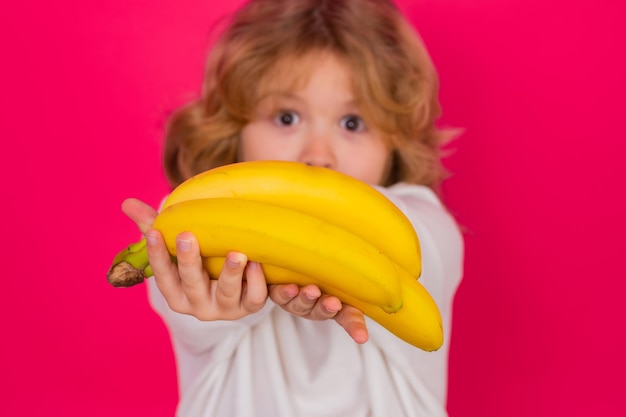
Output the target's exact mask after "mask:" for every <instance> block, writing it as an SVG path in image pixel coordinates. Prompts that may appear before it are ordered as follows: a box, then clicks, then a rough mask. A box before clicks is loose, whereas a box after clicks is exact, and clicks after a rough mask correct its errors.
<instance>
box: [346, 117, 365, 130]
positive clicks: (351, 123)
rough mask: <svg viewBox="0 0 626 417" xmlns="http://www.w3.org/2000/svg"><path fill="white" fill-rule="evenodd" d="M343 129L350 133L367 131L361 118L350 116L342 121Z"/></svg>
mask: <svg viewBox="0 0 626 417" xmlns="http://www.w3.org/2000/svg"><path fill="white" fill-rule="evenodd" d="M341 127H343V128H344V129H346V130H349V131H350V132H361V131H363V130H365V122H364V121H363V119H361V118H360V117H359V116H356V115H354V114H350V115H348V116H345V117H344V118H343V119H341Z"/></svg>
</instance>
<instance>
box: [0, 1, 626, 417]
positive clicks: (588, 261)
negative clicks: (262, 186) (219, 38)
mask: <svg viewBox="0 0 626 417" xmlns="http://www.w3.org/2000/svg"><path fill="white" fill-rule="evenodd" d="M216 3H218V2H209V1H198V0H183V1H174V0H163V1H158V2H153V1H147V0H144V1H133V2H128V1H124V0H108V1H103V2H83V1H80V2H79V1H71V0H65V1H61V2H46V1H35V2H19V3H17V2H16V3H12V4H6V5H5V6H4V7H3V12H2V14H1V15H0V35H1V39H2V65H1V66H0V75H1V77H0V87H1V88H0V106H1V108H0V126H1V129H0V132H1V133H0V134H1V135H2V146H3V148H4V150H3V152H2V156H1V158H2V163H1V164H0V170H1V171H2V178H4V186H3V193H2V205H1V207H2V208H1V210H2V213H1V214H2V219H4V220H5V222H4V223H3V226H2V231H3V237H4V239H5V241H4V242H5V243H4V245H3V247H4V250H3V255H2V261H3V262H2V263H3V266H4V272H3V286H2V294H3V295H2V301H1V302H0V317H2V326H1V328H0V370H1V371H2V378H1V379H2V382H1V384H2V385H3V386H2V389H0V414H1V415H7V416H31V415H38V414H43V415H47V416H63V417H73V416H94V417H97V416H110V415H116V416H118V417H123V416H136V415H142V416H155V417H159V416H163V417H165V416H171V415H173V412H174V409H175V405H176V400H177V391H176V390H177V387H176V381H175V367H174V361H173V355H172V351H171V347H170V345H169V339H168V336H167V332H166V329H165V327H164V325H163V324H162V322H161V321H160V319H159V318H158V317H157V316H156V315H155V314H153V313H152V311H151V309H150V307H149V305H148V303H147V299H146V295H145V288H144V287H143V286H139V287H135V288H131V289H114V288H112V287H110V286H109V285H108V283H107V282H106V279H105V271H106V270H107V268H108V266H109V262H110V261H111V258H112V256H113V255H114V254H115V252H116V251H118V250H119V249H121V248H122V247H123V246H124V245H126V244H127V243H128V242H130V241H133V240H135V239H136V238H137V237H138V233H137V231H136V230H135V229H134V228H133V226H132V224H131V223H130V221H129V220H127V219H126V218H125V217H124V216H123V215H122V214H121V212H120V211H119V205H120V203H121V201H122V200H123V199H124V198H126V197H129V196H136V197H140V198H142V199H144V200H147V201H148V202H150V203H152V204H155V205H156V204H157V203H158V202H159V200H160V199H161V198H162V196H163V195H164V194H165V193H166V192H167V186H166V183H165V181H164V179H163V175H162V172H161V168H160V165H159V162H160V161H159V154H160V146H161V135H162V132H163V122H164V120H165V117H166V116H167V114H169V113H170V112H171V111H172V109H174V108H175V107H176V106H178V105H180V104H182V103H183V102H185V101H187V100H189V99H191V98H194V97H195V96H196V94H197V91H198V90H199V85H200V79H201V70H202V66H203V59H204V52H205V50H206V46H207V42H208V38H207V35H208V32H209V28H210V26H211V23H212V22H213V21H214V20H215V19H216V18H217V17H219V16H221V15H222V14H223V13H224V12H226V11H227V10H230V9H232V8H234V7H235V5H236V4H233V5H230V6H217V5H215V4H216ZM219 3H222V2H219ZM224 3H225V2H224ZM234 3H237V2H234ZM400 4H401V7H402V8H403V9H404V10H406V11H407V13H408V14H409V16H410V17H411V20H412V21H413V22H414V23H415V24H416V25H417V27H418V28H419V30H420V32H421V34H422V36H423V38H424V39H425V41H426V43H427V44H428V46H429V49H430V51H431V54H432V57H433V59H434V61H435V63H436V65H437V67H438V69H439V72H440V75H441V81H442V89H441V100H442V103H443V108H444V116H443V118H442V120H441V123H442V125H444V126H453V127H463V128H464V129H465V133H464V134H463V136H461V137H460V139H459V140H457V141H456V142H455V143H454V144H452V146H451V147H450V148H451V150H453V151H454V152H453V153H452V154H451V155H450V157H449V158H448V159H447V160H446V165H447V166H448V167H449V168H450V169H451V170H452V171H453V172H454V176H453V177H452V178H451V179H450V180H449V181H448V183H447V184H446V187H445V192H446V196H447V201H448V203H449V205H450V207H451V209H452V210H453V212H454V213H455V214H456V215H457V218H458V219H459V221H460V222H461V223H462V224H463V225H464V227H465V228H466V244H467V259H466V276H465V280H464V282H463V284H462V285H461V287H460V289H459V292H458V296H457V298H456V302H455V308H456V310H455V317H454V327H453V336H452V351H451V360H450V394H449V410H450V415H451V416H453V417H466V416H482V417H491V416H493V417H501V416H512V417H517V416H520V417H521V416H555V415H557V416H570V417H572V416H587V415H598V416H624V415H626V404H625V402H624V400H623V393H622V391H623V384H621V383H620V381H623V374H624V372H626V364H625V359H624V354H623V352H624V351H625V350H626V330H625V326H624V301H623V299H624V292H625V290H626V284H625V283H624V282H625V280H624V278H625V273H624V269H623V263H624V262H623V260H624V254H623V249H624V247H625V245H624V236H625V232H626V228H625V222H624V219H623V216H624V214H625V204H624V202H623V198H622V196H623V193H624V191H623V189H624V185H623V184H624V180H625V179H626V170H625V168H624V167H625V165H626V164H625V163H624V155H625V152H624V151H625V148H626V145H625V143H626V141H625V139H626V134H625V129H624V124H625V123H624V110H625V107H624V96H625V95H626V88H625V82H624V76H623V74H624V73H626V65H625V63H624V42H625V41H626V33H625V31H624V29H623V28H624V24H623V21H624V17H626V15H625V7H624V2H623V1H621V0H596V1H589V0H585V1H565V0H552V1H545V0H526V1H513V0H511V1H501V0H491V1H489V0H466V1H458V0H457V1H453V0H439V1H429V0H416V1H409V0H406V1H403V2H401V3H400ZM44 413H45V414H44Z"/></svg>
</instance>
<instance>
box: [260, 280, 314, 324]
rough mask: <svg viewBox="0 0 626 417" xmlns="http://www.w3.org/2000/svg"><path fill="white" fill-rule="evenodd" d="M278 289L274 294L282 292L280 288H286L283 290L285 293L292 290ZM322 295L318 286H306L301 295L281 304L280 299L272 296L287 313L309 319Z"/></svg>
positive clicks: (301, 289) (300, 292)
mask: <svg viewBox="0 0 626 417" xmlns="http://www.w3.org/2000/svg"><path fill="white" fill-rule="evenodd" d="M277 287H279V288H278V289H273V292H276V291H280V290H281V288H280V287H285V288H282V290H283V291H286V290H287V289H289V290H291V288H289V287H286V286H277ZM285 295H286V294H283V299H286V298H288V297H285ZM321 295H322V292H321V291H320V289H319V287H317V285H306V286H304V287H302V288H300V290H299V293H298V294H297V295H296V296H294V297H292V298H291V299H288V300H287V301H286V302H284V303H283V302H281V301H282V300H280V299H279V297H275V296H272V300H273V301H274V302H276V303H277V304H278V305H280V306H281V307H282V308H283V309H284V310H285V311H288V312H289V313H291V314H295V315H297V316H301V317H307V318H308V316H309V314H310V313H311V311H312V310H313V309H314V307H315V305H316V303H317V302H318V300H319V298H320V297H321ZM279 296H280V293H279Z"/></svg>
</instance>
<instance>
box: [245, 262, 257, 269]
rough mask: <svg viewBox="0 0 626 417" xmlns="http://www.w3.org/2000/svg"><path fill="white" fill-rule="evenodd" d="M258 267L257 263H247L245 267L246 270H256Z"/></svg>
mask: <svg viewBox="0 0 626 417" xmlns="http://www.w3.org/2000/svg"><path fill="white" fill-rule="evenodd" d="M258 267H259V263H258V262H248V265H247V266H246V268H248V269H257V268H258Z"/></svg>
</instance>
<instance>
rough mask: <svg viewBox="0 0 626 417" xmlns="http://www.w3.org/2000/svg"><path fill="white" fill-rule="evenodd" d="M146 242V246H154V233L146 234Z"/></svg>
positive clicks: (155, 240)
mask: <svg viewBox="0 0 626 417" xmlns="http://www.w3.org/2000/svg"><path fill="white" fill-rule="evenodd" d="M146 242H148V245H150V246H154V245H156V243H157V238H156V236H155V235H154V233H152V232H148V233H146Z"/></svg>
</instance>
